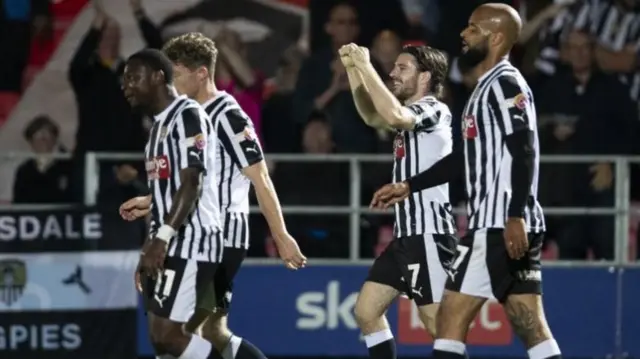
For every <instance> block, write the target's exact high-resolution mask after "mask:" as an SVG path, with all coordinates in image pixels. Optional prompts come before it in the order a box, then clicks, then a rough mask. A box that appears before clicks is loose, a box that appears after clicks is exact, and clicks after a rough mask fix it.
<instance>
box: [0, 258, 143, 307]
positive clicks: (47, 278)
mask: <svg viewBox="0 0 640 359" xmlns="http://www.w3.org/2000/svg"><path fill="white" fill-rule="evenodd" d="M139 256H140V252H139V251H113V252H84V253H42V254H11V255H6V254H2V255H0V312H23V311H51V310H54V311H57V310H67V311H69V310H110V309H126V308H135V307H137V305H138V295H137V292H136V290H135V287H134V283H133V273H134V271H135V268H136V265H137V264H138V259H139Z"/></svg>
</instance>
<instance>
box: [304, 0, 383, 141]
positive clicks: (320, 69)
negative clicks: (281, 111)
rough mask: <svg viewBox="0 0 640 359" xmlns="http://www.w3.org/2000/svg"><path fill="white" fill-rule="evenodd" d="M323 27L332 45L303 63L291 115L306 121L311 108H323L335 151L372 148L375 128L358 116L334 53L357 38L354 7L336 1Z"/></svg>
mask: <svg viewBox="0 0 640 359" xmlns="http://www.w3.org/2000/svg"><path fill="white" fill-rule="evenodd" d="M325 30H326V32H327V33H328V34H329V36H331V46H330V47H328V48H325V49H324V50H321V51H317V52H316V53H313V54H311V56H309V57H308V58H307V59H306V60H305V61H304V63H303V64H302V68H301V69H300V73H299V74H298V82H297V84H296V90H295V93H294V103H293V111H294V112H293V116H294V118H295V119H297V120H298V121H300V122H302V123H305V122H306V121H307V119H308V118H309V115H310V114H311V112H312V111H314V110H316V111H323V112H326V113H327V115H328V117H329V120H330V121H331V128H332V131H333V133H332V137H333V140H334V141H335V145H336V150H337V151H338V152H342V153H368V152H375V151H376V150H377V141H378V139H377V135H376V131H375V130H374V129H372V128H370V127H369V126H367V125H365V124H364V122H363V121H362V120H361V119H360V117H359V115H358V112H357V110H356V107H355V104H354V103H353V98H352V96H351V92H350V90H349V83H348V80H347V73H346V70H345V68H344V66H342V63H341V62H340V58H339V56H337V54H338V49H339V48H340V47H341V46H342V45H346V44H348V43H351V42H355V41H356V40H357V38H358V34H359V32H360V26H359V24H358V16H357V13H356V10H355V9H354V8H353V7H352V6H351V5H349V4H348V3H346V2H345V3H339V4H338V5H335V6H334V7H333V8H332V9H331V13H330V15H329V20H328V21H327V23H326V25H325Z"/></svg>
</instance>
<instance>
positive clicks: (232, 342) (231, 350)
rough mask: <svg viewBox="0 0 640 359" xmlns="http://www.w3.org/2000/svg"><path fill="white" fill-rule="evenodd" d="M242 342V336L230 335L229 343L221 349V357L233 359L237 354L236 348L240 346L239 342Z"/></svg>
mask: <svg viewBox="0 0 640 359" xmlns="http://www.w3.org/2000/svg"><path fill="white" fill-rule="evenodd" d="M241 343H242V338H240V337H238V336H235V335H231V338H229V344H227V346H226V347H225V348H224V350H223V351H222V358H224V359H235V357H236V355H237V354H238V348H240V344H241Z"/></svg>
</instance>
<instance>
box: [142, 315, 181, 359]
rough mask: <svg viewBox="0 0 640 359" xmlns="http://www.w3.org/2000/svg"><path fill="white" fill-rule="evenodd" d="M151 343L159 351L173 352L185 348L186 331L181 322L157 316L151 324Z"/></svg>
mask: <svg viewBox="0 0 640 359" xmlns="http://www.w3.org/2000/svg"><path fill="white" fill-rule="evenodd" d="M149 332H150V333H149V334H150V337H151V344H152V345H153V347H154V348H155V349H156V350H157V352H159V353H169V354H173V353H176V352H178V353H179V352H180V351H181V349H183V344H184V343H182V342H183V341H185V340H184V337H185V333H184V331H183V329H182V325H181V324H180V323H175V322H172V321H170V320H168V319H160V318H156V319H155V320H154V321H153V323H152V324H151V325H150V328H149Z"/></svg>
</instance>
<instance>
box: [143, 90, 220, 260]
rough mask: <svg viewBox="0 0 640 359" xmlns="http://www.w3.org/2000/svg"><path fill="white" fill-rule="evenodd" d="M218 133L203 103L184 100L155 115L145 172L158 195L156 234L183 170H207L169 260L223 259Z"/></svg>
mask: <svg viewBox="0 0 640 359" xmlns="http://www.w3.org/2000/svg"><path fill="white" fill-rule="evenodd" d="M215 143H216V140H215V128H214V126H213V125H212V123H211V122H210V121H209V118H208V116H207V114H206V113H205V112H204V111H203V109H202V108H201V107H200V105H198V103H197V102H195V101H193V100H190V99H188V98H187V97H185V96H180V97H178V98H176V99H175V101H173V102H172V103H171V104H170V105H169V106H168V107H167V108H166V109H165V110H164V111H162V113H160V114H158V115H156V116H154V123H153V127H152V128H151V133H150V135H149V141H148V142H147V146H146V148H145V161H146V162H145V168H146V171H147V177H148V183H149V189H150V191H151V196H152V204H151V206H152V207H151V211H152V212H151V213H152V215H153V219H152V221H151V234H152V235H153V234H155V233H156V231H157V230H158V228H159V227H160V226H161V225H162V224H164V221H165V218H166V216H167V215H168V214H169V211H170V209H171V206H172V204H173V197H174V195H175V194H176V192H177V191H178V189H179V188H180V185H181V183H180V171H181V170H183V169H185V168H198V169H201V170H202V172H203V174H204V176H203V180H202V192H201V194H200V197H199V199H198V202H197V203H196V206H195V209H194V211H193V212H192V214H191V215H189V217H188V218H187V220H186V221H185V223H184V225H183V226H182V227H180V228H178V229H177V231H178V234H177V235H176V236H175V237H174V238H172V239H171V241H170V242H169V248H168V250H167V255H168V256H170V257H179V258H185V259H195V260H197V261H204V262H214V263H215V262H219V261H221V260H222V252H223V243H222V242H223V241H222V236H221V234H220V219H219V218H220V210H219V207H218V197H217V196H218V194H217V191H215V184H216V174H215V171H211V170H210V169H213V168H215V162H216V158H215V147H214V146H215Z"/></svg>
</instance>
